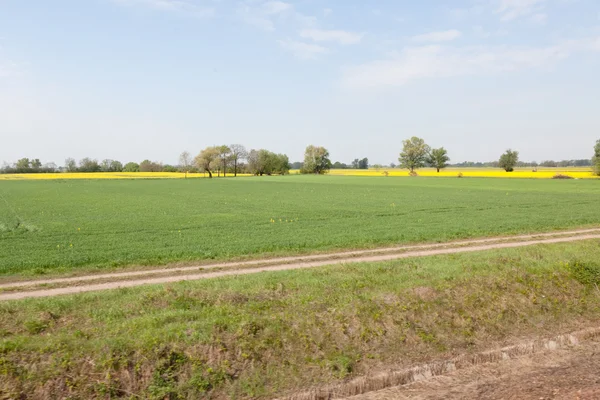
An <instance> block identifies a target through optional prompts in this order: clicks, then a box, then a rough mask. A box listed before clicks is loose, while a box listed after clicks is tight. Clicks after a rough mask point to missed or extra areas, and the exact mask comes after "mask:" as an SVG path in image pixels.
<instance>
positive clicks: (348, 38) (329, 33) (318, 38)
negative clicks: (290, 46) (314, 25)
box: [300, 29, 364, 45]
mask: <svg viewBox="0 0 600 400" xmlns="http://www.w3.org/2000/svg"><path fill="white" fill-rule="evenodd" d="M363 36H364V34H362V33H354V32H348V31H342V30H323V29H303V30H302V31H300V37H302V38H305V39H311V40H314V41H315V42H338V43H340V44H345V45H348V44H356V43H359V42H360V41H361V40H362V38H363Z"/></svg>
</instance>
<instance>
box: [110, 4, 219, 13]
mask: <svg viewBox="0 0 600 400" xmlns="http://www.w3.org/2000/svg"><path fill="white" fill-rule="evenodd" d="M112 1H113V2H114V3H116V4H120V5H123V6H144V7H149V8H153V9H155V10H160V11H170V12H180V13H185V14H190V15H193V16H196V17H211V16H213V15H214V13H215V10H214V8H210V7H202V6H200V5H198V4H196V3H194V2H191V1H184V0H112Z"/></svg>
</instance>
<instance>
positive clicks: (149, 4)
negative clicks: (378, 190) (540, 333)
mask: <svg viewBox="0 0 600 400" xmlns="http://www.w3.org/2000/svg"><path fill="white" fill-rule="evenodd" d="M599 71H600V2H598V1H597V0H422V1H414V0H380V1H375V0H361V1H359V0H288V1H279V0H239V1H233V0H231V1H230V0H53V1H48V0H0V163H1V162H3V161H4V162H9V163H12V162H14V161H16V160H17V159H19V158H21V157H29V158H39V159H41V160H42V162H50V161H53V162H55V163H56V164H58V165H63V164H64V160H65V159H66V158H67V157H73V158H76V159H81V158H83V157H91V158H96V159H98V160H102V159H107V158H108V159H117V160H120V161H122V162H128V161H137V162H139V161H141V160H143V159H150V160H155V161H160V162H164V163H176V162H177V160H178V157H179V154H180V153H181V152H183V151H189V152H190V153H192V154H197V153H198V152H199V151H200V150H201V149H202V148H204V147H207V146H211V145H217V144H233V143H241V144H244V145H245V146H246V147H247V148H249V149H250V148H256V149H258V148H266V149H268V150H271V151H274V152H277V153H285V154H287V155H288V156H289V157H290V160H291V161H299V160H301V159H302V158H303V153H304V148H305V147H306V146H307V145H309V144H314V145H320V146H325V147H326V148H327V149H328V150H329V151H330V154H331V158H332V160H333V161H342V162H351V161H352V160H353V159H355V158H363V157H368V158H369V161H370V162H371V163H372V164H373V163H381V164H388V163H391V162H396V163H397V159H398V154H399V152H400V151H401V149H402V141H403V140H405V139H408V138H410V137H411V136H419V137H422V138H424V139H425V141H426V142H427V143H428V144H429V145H431V146H432V147H441V146H443V147H445V148H446V149H447V150H448V153H449V156H450V157H451V160H452V162H462V161H466V160H471V161H489V160H497V159H498V158H499V156H500V154H501V153H502V152H503V151H504V150H506V149H508V148H512V149H516V150H518V151H519V152H520V155H521V159H522V160H528V161H534V160H535V161H542V160H546V159H579V158H590V157H591V156H592V153H593V146H594V143H595V141H596V140H598V139H600V112H599V110H600V74H599V73H598V72H599Z"/></svg>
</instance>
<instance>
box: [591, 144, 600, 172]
mask: <svg viewBox="0 0 600 400" xmlns="http://www.w3.org/2000/svg"><path fill="white" fill-rule="evenodd" d="M592 165H593V167H594V172H595V173H596V175H598V176H600V139H599V140H598V141H597V142H596V146H594V157H593V158H592Z"/></svg>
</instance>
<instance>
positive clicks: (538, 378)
mask: <svg viewBox="0 0 600 400" xmlns="http://www.w3.org/2000/svg"><path fill="white" fill-rule="evenodd" d="M347 399H348V400H350V399H351V400H392V399H394V400H404V399H411V400H434V399H444V400H458V399H481V400H495V399H498V400H499V399H503V400H509V399H514V400H517V399H518V400H550V399H556V400H598V399H600V341H598V340H594V341H590V342H584V343H581V344H579V345H577V346H574V347H571V348H564V349H559V350H555V351H545V352H542V353H539V354H534V355H530V356H523V357H519V358H516V359H510V360H505V361H502V362H499V363H493V364H482V365H478V366H475V367H472V368H468V369H465V370H458V371H455V372H452V373H450V374H448V375H445V376H438V377H435V378H431V379H429V380H425V381H421V382H416V383H412V384H410V385H405V386H400V387H396V388H391V389H385V390H380V391H377V392H372V393H368V394H364V395H360V396H353V397H348V398H347Z"/></svg>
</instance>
